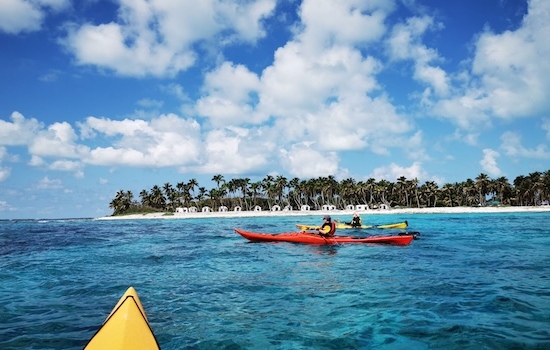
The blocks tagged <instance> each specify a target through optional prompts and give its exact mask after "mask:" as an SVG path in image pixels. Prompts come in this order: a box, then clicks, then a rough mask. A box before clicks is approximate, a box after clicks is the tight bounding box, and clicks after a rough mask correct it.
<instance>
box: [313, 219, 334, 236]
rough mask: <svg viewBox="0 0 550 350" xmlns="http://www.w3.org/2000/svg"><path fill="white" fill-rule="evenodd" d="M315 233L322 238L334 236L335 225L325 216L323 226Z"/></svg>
mask: <svg viewBox="0 0 550 350" xmlns="http://www.w3.org/2000/svg"><path fill="white" fill-rule="evenodd" d="M317 233H319V236H322V237H333V236H334V233H336V224H335V223H334V222H332V219H331V218H330V215H325V216H324V217H323V225H321V227H319V229H318V230H317Z"/></svg>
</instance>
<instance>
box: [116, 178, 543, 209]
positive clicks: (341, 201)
mask: <svg viewBox="0 0 550 350" xmlns="http://www.w3.org/2000/svg"><path fill="white" fill-rule="evenodd" d="M212 181H213V182H215V183H216V187H215V188H211V189H210V190H208V189H206V187H202V186H200V185H199V183H198V182H197V180H196V179H190V180H189V181H187V182H179V183H177V184H176V186H175V187H174V186H173V185H172V184H170V183H165V184H164V185H162V187H161V186H158V185H155V186H153V187H152V188H151V189H150V190H142V191H141V192H140V193H139V200H137V199H136V198H135V197H134V194H133V193H132V191H124V190H120V191H118V192H117V193H116V196H115V198H114V199H113V200H112V201H111V202H110V204H109V208H111V209H113V215H127V214H135V213H150V212H171V213H173V212H175V211H176V208H179V207H188V208H191V207H195V208H203V207H206V206H207V207H209V208H211V210H213V211H218V209H219V208H221V207H226V208H229V210H233V209H234V208H235V207H237V206H238V207H240V208H241V209H242V210H252V209H253V208H255V207H256V206H259V207H260V208H262V210H269V209H270V208H272V207H273V206H274V205H278V206H279V207H281V208H285V207H289V208H292V209H294V210H299V209H300V208H302V206H303V205H308V206H310V208H311V209H315V210H318V209H321V208H322V207H323V205H334V206H335V207H336V209H345V208H346V207H347V206H348V205H364V204H366V205H368V206H369V208H371V209H375V208H378V207H379V206H380V205H382V204H384V205H386V206H389V207H400V208H413V207H414V208H422V207H456V206H486V205H503V206H534V205H541V204H548V201H549V200H550V170H547V171H545V172H533V173H530V174H529V175H527V176H518V177H516V178H515V179H514V182H513V183H512V184H510V182H509V181H508V179H507V178H506V177H499V178H497V179H491V178H490V177H489V176H488V175H487V174H483V173H481V174H479V175H478V176H477V177H476V178H475V179H474V180H472V179H467V180H466V181H463V182H456V183H453V184H451V183H447V184H445V185H444V186H443V187H439V186H438V185H437V184H436V183H435V182H434V181H426V182H425V183H424V184H422V185H420V186H419V181H418V179H416V178H415V179H412V180H409V179H407V178H406V177H405V176H401V177H399V178H398V179H397V182H391V181H387V180H379V181H377V180H375V179H373V178H370V179H368V180H366V181H356V180H355V179H353V178H347V179H344V180H342V181H337V180H336V179H335V178H334V177H333V176H327V177H318V178H312V179H309V180H300V179H299V178H297V177H295V178H293V179H291V180H290V181H289V180H288V179H287V178H286V177H284V176H282V175H279V176H276V177H274V176H271V175H267V176H265V177H264V178H263V179H262V180H261V181H257V182H251V180H250V179H249V178H234V179H231V180H226V179H225V177H224V176H223V175H221V174H217V175H214V176H213V177H212ZM199 210H200V209H199Z"/></svg>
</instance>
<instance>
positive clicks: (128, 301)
mask: <svg viewBox="0 0 550 350" xmlns="http://www.w3.org/2000/svg"><path fill="white" fill-rule="evenodd" d="M85 349H87V350H95V349H113V350H115V349H116V350H119V349H121V350H126V349H128V350H129V349H132V350H142V349H160V347H159V345H158V342H157V340H156V338H155V335H154V334H153V331H152V330H151V328H150V327H149V323H148V321H147V317H146V316H145V311H144V310H143V306H142V305H141V301H140V300H139V297H138V295H137V292H136V290H135V289H134V288H133V287H130V288H128V290H127V291H126V293H124V295H123V296H122V298H120V300H119V301H118V303H117V304H116V305H115V307H114V308H113V311H111V313H110V314H109V316H108V317H107V319H106V320H105V322H104V323H103V325H102V326H101V328H100V329H99V330H98V331H97V333H96V334H95V335H94V336H93V338H92V339H91V340H90V342H89V343H88V344H87V345H86V347H85Z"/></svg>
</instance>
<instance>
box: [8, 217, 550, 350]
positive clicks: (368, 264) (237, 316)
mask: <svg viewBox="0 0 550 350" xmlns="http://www.w3.org/2000/svg"><path fill="white" fill-rule="evenodd" d="M337 218H338V217H337ZM549 218H550V214H548V213H517V214H452V215H450V214H415V215H409V216H401V215H375V216H365V217H364V219H363V220H364V221H365V223H368V224H384V223H391V222H399V221H403V220H408V221H409V224H410V227H409V230H412V231H420V232H421V236H420V239H418V240H414V241H413V242H412V243H411V245H410V246H405V247H399V246H385V245H340V246H308V245H297V244H290V243H249V242H246V241H245V240H244V239H243V238H241V237H240V236H239V235H237V234H236V233H234V231H233V228H234V227H240V228H243V229H248V230H251V231H260V232H283V231H290V230H294V225H295V224H296V223H298V222H301V223H318V222H320V217H319V216H317V217H315V216H310V217H282V218H227V219H189V220H123V221H96V220H63V221H18V222H13V221H0V282H1V283H0V348H1V349H81V348H82V347H83V346H84V345H85V344H86V342H87V341H88V340H89V339H90V337H91V336H92V335H93V334H94V333H95V331H96V330H97V328H98V327H99V326H100V325H101V323H102V322H103V321H104V319H105V317H106V316H107V314H108V313H109V312H110V311H111V309H112V308H113V306H114V304H115V303H116V302H117V301H118V299H119V298H120V296H121V295H122V294H123V293H124V291H125V290H126V289H127V288H128V286H130V285H131V286H134V287H135V288H136V290H137V292H138V294H139V296H140V299H141V301H142V303H143V305H144V307H145V310H146V312H147V316H148V318H149V320H150V322H151V327H152V328H153V330H154V331H155V334H156V336H157V339H158V341H159V343H160V345H161V346H162V348H163V349H267V348H271V349H548V348H550V248H549V247H548V245H549V243H550V229H548V219H549ZM341 219H347V217H342V218H341ZM341 232H342V231H340V233H341ZM374 232H376V231H374ZM382 232H384V233H390V232H392V231H388V230H384V231H382ZM394 233H395V231H394Z"/></svg>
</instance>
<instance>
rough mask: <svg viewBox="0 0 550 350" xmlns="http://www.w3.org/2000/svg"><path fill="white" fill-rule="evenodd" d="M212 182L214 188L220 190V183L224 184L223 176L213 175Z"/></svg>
mask: <svg viewBox="0 0 550 350" xmlns="http://www.w3.org/2000/svg"><path fill="white" fill-rule="evenodd" d="M212 181H214V182H215V183H216V186H217V187H218V189H220V183H221V182H225V180H224V178H223V175H221V174H217V175H214V176H213V177H212Z"/></svg>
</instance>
